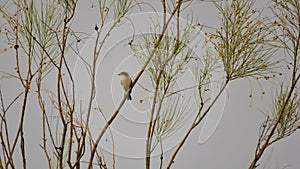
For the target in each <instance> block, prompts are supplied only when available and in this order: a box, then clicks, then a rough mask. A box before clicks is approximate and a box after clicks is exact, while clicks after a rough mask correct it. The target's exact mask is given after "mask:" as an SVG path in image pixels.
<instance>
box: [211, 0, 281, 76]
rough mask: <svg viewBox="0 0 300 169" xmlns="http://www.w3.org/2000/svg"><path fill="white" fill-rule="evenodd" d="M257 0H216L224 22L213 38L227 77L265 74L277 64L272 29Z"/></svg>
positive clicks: (212, 35)
mask: <svg viewBox="0 0 300 169" xmlns="http://www.w3.org/2000/svg"><path fill="white" fill-rule="evenodd" d="M254 2H255V1H254V0H249V1H241V0H238V1H225V2H222V3H215V5H216V7H217V8H218V10H219V13H220V15H221V22H222V26H221V28H220V29H217V30H216V32H215V33H213V34H211V35H210V39H211V41H212V42H213V45H214V47H215V49H216V51H217V53H218V55H219V57H220V58H221V60H222V62H223V66H224V71H225V72H226V75H227V79H229V80H234V79H237V78H241V77H263V76H265V75H269V73H270V71H271V70H272V68H274V66H275V65H276V62H275V61H274V58H272V56H273V53H274V52H275V50H276V48H274V47H273V46H272V45H270V44H269V43H271V42H272V41H273V39H272V37H271V36H270V34H272V32H273V30H272V28H271V29H270V27H269V25H267V24H266V19H264V18H262V17H261V16H260V12H259V11H258V10H257V9H255V8H254V7H253V6H254Z"/></svg>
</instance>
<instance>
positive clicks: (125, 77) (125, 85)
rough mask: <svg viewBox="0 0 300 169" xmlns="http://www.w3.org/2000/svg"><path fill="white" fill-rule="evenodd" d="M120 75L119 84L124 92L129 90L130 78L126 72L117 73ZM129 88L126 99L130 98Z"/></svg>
mask: <svg viewBox="0 0 300 169" xmlns="http://www.w3.org/2000/svg"><path fill="white" fill-rule="evenodd" d="M118 75H119V76H120V77H121V85H122V87H123V89H124V91H125V92H127V91H128V90H129V88H131V86H132V80H131V78H130V76H129V74H128V73H127V72H121V73H119V74H118ZM131 99H132V98H131V90H130V91H129V94H128V97H127V100H131Z"/></svg>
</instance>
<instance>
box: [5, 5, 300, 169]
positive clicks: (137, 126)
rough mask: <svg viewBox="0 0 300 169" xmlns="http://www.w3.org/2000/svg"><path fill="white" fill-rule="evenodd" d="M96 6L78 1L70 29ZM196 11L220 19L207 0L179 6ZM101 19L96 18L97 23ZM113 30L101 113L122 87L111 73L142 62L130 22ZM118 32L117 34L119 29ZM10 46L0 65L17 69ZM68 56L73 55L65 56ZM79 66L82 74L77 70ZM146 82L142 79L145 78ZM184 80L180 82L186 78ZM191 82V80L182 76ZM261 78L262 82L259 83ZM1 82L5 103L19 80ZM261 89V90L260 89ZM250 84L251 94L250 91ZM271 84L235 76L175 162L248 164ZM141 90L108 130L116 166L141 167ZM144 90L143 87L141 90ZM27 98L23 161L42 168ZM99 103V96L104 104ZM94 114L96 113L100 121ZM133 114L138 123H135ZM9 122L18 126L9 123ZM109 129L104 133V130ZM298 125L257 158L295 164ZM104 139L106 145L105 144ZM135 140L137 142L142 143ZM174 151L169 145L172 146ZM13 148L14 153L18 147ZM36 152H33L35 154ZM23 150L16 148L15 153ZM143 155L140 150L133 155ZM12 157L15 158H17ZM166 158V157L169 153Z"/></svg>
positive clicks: (88, 22) (100, 83)
mask: <svg viewBox="0 0 300 169" xmlns="http://www.w3.org/2000/svg"><path fill="white" fill-rule="evenodd" d="M150 2H151V5H152V6H153V7H155V9H156V11H161V6H160V2H159V1H158V0H155V1H154V0H153V1H149V2H148V3H150ZM256 6H257V7H258V8H259V9H263V8H264V7H266V2H265V1H257V3H256ZM97 12H98V9H96V8H91V3H89V2H88V1H80V2H79V4H78V10H77V13H76V16H75V20H74V22H73V24H72V27H73V29H74V30H75V31H78V32H86V33H88V34H93V33H94V26H95V24H97V23H98V21H99V17H98V16H97V14H98V13H97ZM145 12H153V10H152V8H150V7H143V8H142V10H135V11H134V12H131V14H138V15H142V16H144V15H145ZM187 14H193V15H194V16H195V17H194V18H197V19H198V20H199V22H200V23H203V24H205V25H209V26H213V27H216V26H217V25H218V23H219V21H218V19H217V12H216V9H215V8H214V7H213V5H212V3H209V2H201V3H200V2H199V3H195V4H193V5H192V6H190V7H189V9H188V10H186V11H185V12H184V15H183V16H185V15H187ZM145 23H146V22H144V21H143V20H141V21H140V22H139V23H135V24H137V27H139V28H141V29H143V28H145V30H146V29H147V28H148V27H149V25H147V24H145ZM98 24H100V23H98ZM115 32H116V33H115V34H114V32H113V33H112V36H111V37H110V39H109V42H108V45H107V47H106V50H105V52H107V55H105V57H103V58H102V59H101V62H100V64H99V69H98V74H97V92H98V95H97V102H98V103H99V105H100V106H101V108H102V109H103V110H104V112H105V115H106V117H109V115H110V114H111V113H112V112H113V110H114V107H115V106H116V105H118V103H119V101H120V99H121V98H122V96H123V94H119V93H122V89H121V87H120V85H119V79H118V77H117V76H116V74H117V73H118V72H119V71H120V70H126V71H128V72H129V73H130V74H131V75H132V76H134V75H136V73H137V72H138V70H139V68H140V65H139V64H138V63H137V62H136V61H135V60H134V58H133V57H132V56H131V55H132V53H131V51H130V50H128V47H126V45H127V43H128V41H127V39H126V38H128V36H130V35H131V33H132V30H116V31H115ZM118 33H120V34H118ZM0 36H1V39H0V40H1V42H0V47H1V49H2V48H3V47H6V44H4V43H3V42H4V39H3V38H4V36H3V35H0ZM92 49H93V46H91V45H90V44H89V43H88V42H87V45H85V46H84V47H83V49H82V53H83V56H86V57H89V56H91V55H89V52H91V51H92ZM10 55H13V53H10V52H5V53H0V71H8V72H13V71H14V66H13V65H14V57H10ZM70 57H73V56H70ZM74 58H75V59H74V60H73V59H70V61H71V62H72V63H71V64H72V65H73V68H74V72H75V79H76V80H77V81H78V86H77V90H78V92H77V95H76V97H78V98H81V97H82V98H84V97H85V96H84V95H85V94H88V90H87V89H86V88H84V86H85V85H87V84H88V82H87V81H86V76H85V75H84V73H85V70H84V68H83V67H80V63H77V62H76V61H77V60H76V56H74ZM81 73H82V74H81ZM47 80H49V83H47V84H46V85H47V87H49V88H52V89H53V88H55V85H56V82H55V80H54V81H53V79H52V81H51V77H49V78H48V79H47ZM141 80H142V81H141V83H142V82H144V81H146V80H147V78H146V77H145V76H143V77H142V79H141ZM187 83H188V82H187ZM143 85H147V84H145V83H143ZM183 85H184V84H183ZM186 85H188V84H186ZM261 85H262V86H263V87H262V88H261ZM0 88H1V90H2V93H3V95H4V98H5V101H6V102H7V103H8V102H9V101H10V100H11V99H12V98H13V96H15V95H16V94H17V93H18V91H20V89H21V88H20V85H19V84H16V81H15V80H13V79H1V80H0ZM262 90H263V91H265V92H266V94H265V95H262V94H261V92H262ZM251 91H252V95H253V98H252V99H251V98H249V94H250V92H251ZM274 91H275V88H274V86H272V84H271V83H269V82H264V81H262V82H261V84H258V83H255V82H254V83H251V85H250V82H249V81H248V80H246V79H241V80H237V81H233V82H231V83H230V85H229V86H228V88H227V101H226V107H225V109H224V114H223V116H222V119H221V121H220V123H219V126H218V127H217V130H216V131H215V132H214V134H213V135H212V136H211V137H210V138H209V139H208V140H207V141H206V142H205V143H203V144H199V142H198V139H199V134H200V131H201V127H202V125H200V126H199V127H198V128H197V129H195V130H194V131H193V132H192V134H191V136H190V137H189V139H188V140H187V142H186V143H185V145H184V146H183V148H182V149H181V151H180V152H179V154H178V155H177V157H176V158H175V164H174V165H173V167H172V168H174V169H182V168H186V169H198V168H201V169H241V168H247V167H248V165H249V164H250V162H251V160H252V158H253V155H254V151H255V147H256V143H257V137H258V129H259V127H260V125H261V123H262V122H263V120H264V115H263V113H262V112H263V111H266V110H268V109H269V107H270V103H271V100H270V98H271V96H272V92H274ZM144 95H145V93H143V91H142V90H141V89H139V88H138V87H136V88H135V89H134V91H133V101H132V102H131V103H126V104H125V106H124V107H123V108H122V111H121V114H120V116H119V117H118V118H117V119H116V121H114V123H113V126H112V131H113V132H114V135H115V144H116V147H115V148H116V152H117V154H118V156H117V159H116V168H117V169H129V168H130V169H141V168H144V163H145V162H144V159H142V158H143V156H140V153H143V152H144V148H143V146H144V145H143V144H144V141H143V136H145V135H146V130H145V129H146V128H145V127H146V126H145V125H146V123H145V122H146V121H147V114H146V113H145V112H147V110H148V106H149V105H150V103H149V102H144V103H143V105H140V104H139V103H138V100H139V99H140V98H143V97H144ZM146 96H147V95H146ZM29 103H30V104H29V105H28V108H27V113H26V122H25V131H26V134H25V139H26V142H27V143H30V144H27V147H26V151H27V155H28V158H27V161H28V168H45V167H46V161H45V156H44V154H43V151H42V149H41V148H40V146H39V145H40V144H41V143H42V139H41V127H40V126H41V113H40V111H39V109H38V107H37V105H36V100H35V98H34V95H31V96H30V102H29ZM103 103H104V104H103ZM19 110H20V108H19V107H14V108H13V109H12V111H11V114H10V116H9V120H10V121H17V120H18V119H19V118H18V112H19ZM93 117H94V118H93V119H92V126H93V127H94V129H93V130H94V131H95V132H97V130H98V129H99V128H100V127H101V124H103V123H102V121H101V120H99V119H100V117H99V114H96V113H95V114H94V115H93ZM98 120H99V121H98ZM133 122H136V123H133ZM10 128H11V129H12V130H14V129H15V128H17V126H14V125H10ZM107 136H109V135H107ZM172 138H174V140H172V139H169V140H168V141H167V143H166V144H169V145H166V147H168V146H169V147H171V148H172V147H173V145H174V143H176V142H177V141H178V140H175V138H176V135H175V136H174V137H172ZM299 140H300V133H299V131H298V132H295V133H294V134H293V135H292V136H291V137H288V138H286V139H284V140H282V141H279V142H277V143H275V144H274V145H272V146H271V147H269V149H268V150H267V151H266V152H265V154H264V155H263V158H262V160H260V161H259V163H260V164H261V166H260V168H263V167H262V166H263V165H266V169H274V168H276V169H277V168H278V169H279V168H284V167H285V166H289V167H288V169H299V168H300V162H299V152H300V145H299ZM109 141H110V140H108V141H107V142H105V141H103V142H101V144H102V145H103V146H104V148H105V149H107V148H108V149H110V144H109V143H110V142H109ZM106 144H107V145H106ZM137 147H142V149H139V148H137ZM170 152H172V151H170ZM170 152H166V153H165V159H168V155H170ZM16 154H17V153H16ZM32 154H34V155H32ZM105 155H106V160H107V163H108V165H109V164H110V160H111V155H110V153H105ZM18 157H20V156H18ZM137 157H141V158H137ZM15 161H16V160H15ZM157 162H158V158H157V157H156V158H154V159H153V160H152V168H157V165H158V163H157ZM166 162H167V161H166Z"/></svg>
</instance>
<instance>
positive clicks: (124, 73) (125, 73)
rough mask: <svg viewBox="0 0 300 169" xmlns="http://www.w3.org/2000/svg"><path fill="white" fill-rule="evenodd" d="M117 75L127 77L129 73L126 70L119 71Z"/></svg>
mask: <svg viewBox="0 0 300 169" xmlns="http://www.w3.org/2000/svg"><path fill="white" fill-rule="evenodd" d="M118 75H119V76H126V77H129V74H128V73H127V72H121V73H119V74H118Z"/></svg>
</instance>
